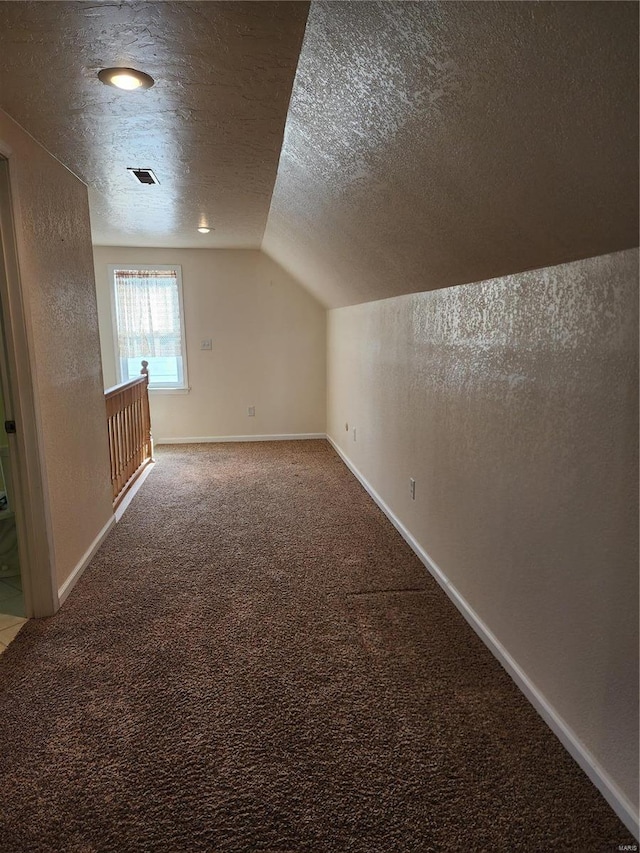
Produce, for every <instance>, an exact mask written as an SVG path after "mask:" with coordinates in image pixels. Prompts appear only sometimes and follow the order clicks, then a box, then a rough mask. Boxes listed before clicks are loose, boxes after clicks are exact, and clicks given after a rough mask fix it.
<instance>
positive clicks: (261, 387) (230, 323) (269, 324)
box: [94, 246, 326, 441]
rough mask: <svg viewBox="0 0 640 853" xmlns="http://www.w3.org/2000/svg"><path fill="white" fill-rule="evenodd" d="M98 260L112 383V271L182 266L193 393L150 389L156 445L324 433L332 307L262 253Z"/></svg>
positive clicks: (129, 253)
mask: <svg viewBox="0 0 640 853" xmlns="http://www.w3.org/2000/svg"><path fill="white" fill-rule="evenodd" d="M94 260H95V275H96V286H97V294H98V310H99V316H100V340H101V346H102V358H103V365H104V381H105V387H108V386H109V385H113V384H115V382H116V374H115V358H114V347H113V332H112V319H111V302H110V291H109V281H108V275H107V267H108V265H109V264H120V263H126V264H135V263H139V264H154V263H158V264H180V265H181V267H182V285H183V295H184V310H185V326H186V338H187V362H188V369H189V384H190V386H191V391H190V392H189V393H188V394H166V393H162V394H159V393H156V392H151V418H152V429H153V435H154V439H155V440H156V441H158V440H166V439H179V438H211V437H224V436H246V435H282V434H287V435H289V434H308V433H324V431H325V400H326V393H325V352H326V350H325V340H326V336H325V316H326V315H325V311H324V309H323V308H322V307H321V306H320V304H319V303H318V302H316V300H315V299H314V298H313V297H312V296H310V295H309V294H308V293H307V291H305V290H304V289H303V288H302V287H300V285H299V284H298V283H297V282H296V281H295V280H294V279H293V278H291V276H290V275H289V274H288V273H286V272H285V271H284V270H283V269H282V268H281V267H280V266H278V264H276V263H275V262H274V261H272V260H271V259H270V258H268V257H267V256H266V255H264V254H263V253H262V252H259V251H254V250H239V249H236V250H216V249H175V250H174V249H131V248H121V247H112V246H96V247H95V248H94ZM206 338H212V340H213V349H212V350H211V351H210V352H207V351H201V350H200V341H201V340H202V339H206ZM249 406H255V411H256V414H255V417H251V418H250V417H248V416H247V409H248V407H249Z"/></svg>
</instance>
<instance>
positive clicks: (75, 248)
mask: <svg viewBox="0 0 640 853" xmlns="http://www.w3.org/2000/svg"><path fill="white" fill-rule="evenodd" d="M0 140H1V141H2V144H3V147H5V146H6V147H7V148H8V149H9V150H10V151H11V155H10V157H9V164H10V175H11V188H12V193H13V196H14V202H15V204H14V215H15V225H16V239H17V249H18V263H19V266H20V274H21V282H22V289H23V294H24V304H25V313H26V316H27V322H28V330H29V336H30V341H29V343H30V348H31V351H32V359H33V365H34V370H35V389H34V390H35V397H36V407H37V412H38V414H39V419H40V428H41V441H42V453H43V464H44V476H45V478H46V490H47V492H46V494H47V498H48V503H49V511H50V517H51V524H52V536H53V544H54V559H55V564H56V571H57V580H58V585H60V584H61V583H62V582H63V581H64V580H66V578H67V577H68V576H69V574H70V573H71V571H72V570H73V569H74V568H75V567H76V565H77V563H78V562H79V561H80V559H81V558H82V556H83V554H84V553H85V551H86V550H87V549H88V548H89V547H90V545H91V544H92V542H93V540H94V539H95V537H96V536H97V535H98V533H99V532H100V531H101V529H102V528H103V526H104V525H105V524H106V523H107V522H108V520H109V518H110V517H111V515H112V509H111V484H110V480H109V455H108V444H107V428H106V416H105V408H104V397H103V389H102V369H101V364H100V341H99V336H98V316H97V308H96V295H95V283H94V277H93V267H92V254H91V234H90V231H89V207H88V202H87V190H86V187H85V186H84V185H83V184H82V183H81V182H80V181H79V180H78V179H77V178H75V177H74V176H73V175H72V174H71V173H70V172H68V171H67V170H66V169H65V168H64V167H63V166H62V165H61V164H60V163H58V162H57V161H56V160H54V158H53V157H51V156H50V155H49V154H48V153H47V152H46V151H45V150H44V149H43V148H41V147H40V146H39V145H38V144H37V143H36V142H35V141H34V140H33V139H32V138H31V137H30V136H28V135H27V134H26V133H25V132H24V131H23V130H22V128H20V127H19V126H18V125H16V124H15V123H14V122H13V121H12V120H11V119H10V118H9V117H8V116H7V115H6V114H5V113H3V112H1V111H0Z"/></svg>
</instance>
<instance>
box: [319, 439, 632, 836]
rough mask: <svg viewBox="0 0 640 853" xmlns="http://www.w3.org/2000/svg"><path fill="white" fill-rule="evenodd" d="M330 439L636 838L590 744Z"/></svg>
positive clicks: (627, 808)
mask: <svg viewBox="0 0 640 853" xmlns="http://www.w3.org/2000/svg"><path fill="white" fill-rule="evenodd" d="M327 440H328V441H329V443H330V444H331V446H332V447H333V449H334V450H335V451H336V453H337V454H338V456H340V458H341V459H342V461H343V462H344V464H345V465H346V466H347V468H348V469H349V470H350V471H351V473H352V474H353V475H354V476H355V477H356V479H358V480H359V481H360V483H361V484H362V486H363V487H364V488H365V490H366V491H367V492H368V493H369V495H370V496H371V497H372V498H373V500H374V501H375V502H376V503H377V504H378V506H379V507H380V509H381V510H382V512H384V514H385V515H386V516H387V518H388V519H389V521H390V522H391V523H392V524H393V526H394V527H395V528H396V530H397V531H398V533H400V535H401V536H402V538H403V539H404V540H405V542H406V543H407V544H408V545H409V547H410V548H411V549H412V550H413V551H414V552H415V554H416V555H417V556H418V558H419V559H420V561H421V562H422V563H423V564H424V565H425V567H426V568H427V569H428V571H429V572H430V574H431V575H433V577H434V578H435V579H436V580H437V582H438V583H439V584H440V586H441V587H442V588H443V590H444V591H445V592H446V594H447V595H448V596H449V598H450V599H451V601H453V603H454V604H455V606H456V607H457V608H458V610H459V611H460V613H462V615H463V616H464V618H465V619H466V620H467V622H468V623H469V625H470V626H471V627H472V628H473V629H474V631H475V632H476V634H478V636H479V637H480V639H481V640H482V641H483V642H484V644H485V645H486V646H487V648H488V649H489V650H490V651H491V652H492V653H493V655H494V656H495V657H496V658H497V659H498V661H499V662H500V663H501V664H502V666H503V667H504V668H505V669H506V671H507V672H508V673H509V675H510V676H511V678H512V679H513V680H514V681H515V683H516V685H517V686H518V687H519V688H520V690H521V691H522V692H523V693H524V695H525V696H526V697H527V699H528V700H529V702H531V704H532V705H533V707H534V708H535V709H536V711H537V712H538V713H539V714H540V716H541V717H542V719H543V720H544V721H545V723H546V724H547V725H548V726H549V728H550V729H551V731H552V732H553V733H554V734H555V735H556V737H557V738H558V740H559V741H560V742H561V743H562V745H563V746H564V747H565V749H566V750H567V752H568V753H569V754H570V755H571V757H572V758H573V759H574V760H575V761H576V762H577V764H578V765H579V766H580V767H581V768H582V770H583V771H584V772H585V773H586V774H587V776H588V777H589V779H590V780H591V781H592V782H593V784H594V785H595V786H596V788H597V789H598V790H599V791H600V793H601V794H602V796H603V797H604V798H605V800H606V801H607V802H608V803H609V805H610V806H611V808H612V809H613V810H614V812H615V813H616V814H617V815H618V817H619V818H620V820H621V821H622V822H623V823H624V825H625V826H626V827H627V829H628V830H629V832H631V833H632V834H633V835H634V836H635V837H636V838H638V835H639V829H638V822H639V816H638V813H637V812H636V810H635V808H634V806H633V804H632V803H631V802H630V801H629V800H628V799H627V797H626V796H625V795H624V794H623V793H622V791H621V790H620V788H619V787H618V786H617V785H616V783H615V782H614V781H613V779H612V778H611V777H610V776H609V774H608V773H607V772H606V770H604V768H603V767H602V766H601V765H600V764H599V763H598V761H597V759H596V758H595V757H594V756H593V755H592V754H591V752H590V751H589V750H588V749H587V747H586V746H585V745H584V744H583V743H582V741H581V740H580V738H579V737H578V736H577V735H576V734H575V732H574V731H573V730H572V729H571V727H570V726H569V725H567V723H566V722H565V721H564V720H563V718H562V717H561V716H560V714H558V712H557V711H556V710H555V709H554V708H553V706H552V705H551V704H550V703H549V702H548V701H547V699H546V698H545V696H544V694H543V693H542V692H541V691H540V690H538V688H537V687H536V686H535V684H534V683H533V682H532V681H531V680H530V679H529V677H528V676H527V674H526V673H525V672H524V671H523V670H522V669H521V668H520V666H519V665H518V663H517V662H516V661H515V660H514V658H512V657H511V655H510V654H509V652H508V651H507V650H506V648H505V647H504V646H503V645H502V643H500V641H499V640H498V639H497V637H496V636H495V635H494V634H493V633H492V632H491V630H490V629H489V628H488V626H487V625H486V624H485V623H484V622H483V621H482V619H481V618H480V617H479V616H478V614H477V613H476V612H475V611H474V610H473V608H472V607H471V606H470V605H469V603H468V602H467V601H466V599H465V598H464V597H463V596H462V595H461V594H460V593H459V592H458V590H457V589H456V588H455V586H454V585H453V584H452V583H451V582H450V581H449V579H448V578H447V576H446V574H445V573H444V572H443V571H442V569H441V568H440V567H439V566H438V565H437V563H436V562H435V561H434V560H432V559H431V557H430V556H429V555H428V554H427V552H426V551H425V550H424V548H422V546H421V545H420V544H419V543H418V541H417V540H416V539H415V538H414V537H413V536H412V534H411V533H410V532H409V530H408V529H407V528H406V527H405V526H404V524H403V523H402V522H401V521H400V519H399V518H398V517H397V516H396V515H395V514H394V513H393V512H392V510H391V509H390V508H389V507H388V506H387V504H386V503H385V502H384V500H383V499H382V498H381V497H380V495H379V494H378V493H377V492H376V490H375V489H374V488H373V486H372V485H371V484H370V483H369V482H368V480H367V479H366V478H365V477H364V476H363V475H362V474H361V473H360V471H359V470H358V469H357V468H356V466H355V465H354V464H353V463H352V462H351V460H350V459H349V458H348V456H346V454H345V453H343V451H342V450H341V449H340V447H338V445H337V444H336V443H335V441H333V439H332V438H331V436H329V435H327Z"/></svg>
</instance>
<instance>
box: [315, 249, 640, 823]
mask: <svg viewBox="0 0 640 853" xmlns="http://www.w3.org/2000/svg"><path fill="white" fill-rule="evenodd" d="M637 269H638V254H637V252H636V251H633V250H632V251H627V252H624V253H617V254H614V255H608V256H603V257H598V258H593V259H590V260H585V261H578V262H575V263H572V264H568V265H564V266H560V267H552V268H549V269H544V270H538V271H535V272H529V273H523V274H519V275H512V276H508V277H506V278H502V279H497V280H493V281H487V282H482V283H477V284H473V285H470V286H461V287H455V288H450V289H447V290H439V291H434V292H432V293H421V294H416V295H414V296H403V297H397V298H393V299H388V300H384V301H380V302H374V303H369V304H365V305H360V306H355V307H351V308H343V309H339V310H334V311H330V312H329V314H328V318H329V319H328V376H327V379H328V387H329V394H328V412H327V419H328V432H329V434H330V435H331V437H332V438H333V439H334V440H335V441H336V442H337V443H338V444H339V446H340V447H341V448H342V449H343V450H344V452H345V453H346V454H347V456H348V457H349V458H350V459H351V460H352V462H353V463H354V465H355V466H356V467H357V468H358V469H359V470H360V471H361V473H362V474H363V475H364V476H365V477H366V478H367V479H368V481H369V482H370V483H371V484H372V486H373V487H374V488H375V489H376V490H377V492H378V493H379V494H380V495H381V496H382V498H383V499H384V500H385V501H386V502H387V504H388V505H389V506H390V507H391V509H392V510H393V512H394V513H395V514H396V515H397V516H398V517H399V518H400V519H401V520H402V522H403V523H404V524H405V526H406V527H407V528H408V529H409V530H410V531H411V533H412V534H413V535H414V537H415V538H416V539H417V540H418V542H420V544H421V545H422V547H423V548H424V549H425V550H426V552H427V553H428V554H429V555H430V556H431V557H432V558H433V560H435V562H436V563H437V564H438V565H439V566H440V568H441V569H442V570H443V572H444V573H445V574H446V575H447V576H448V578H449V579H450V581H451V582H452V583H453V584H454V586H455V587H456V588H457V589H458V590H459V591H460V593H461V594H462V595H463V596H464V598H466V600H467V601H468V602H469V603H470V605H471V606H472V607H473V608H474V609H475V611H476V612H477V613H478V614H479V616H480V618H481V619H482V620H483V621H484V622H485V623H486V625H488V627H489V628H490V630H491V631H493V633H494V634H495V635H496V637H497V638H498V640H499V641H500V642H501V643H502V644H503V645H504V646H505V647H506V649H507V651H508V652H509V653H510V654H511V655H512V656H513V657H514V658H515V660H516V661H517V662H518V664H519V665H520V666H521V667H522V669H523V670H524V672H525V673H526V674H527V676H528V677H529V678H530V679H531V681H532V682H533V683H534V684H535V685H536V686H537V687H538V689H539V690H540V691H541V692H542V693H543V694H544V696H545V697H546V698H547V699H548V701H549V702H550V703H551V705H552V706H553V708H555V710H556V711H557V712H558V713H559V714H560V715H561V717H562V718H563V719H564V720H565V721H566V722H567V723H568V725H569V726H570V727H571V728H572V729H573V731H574V732H575V733H576V734H577V736H578V737H579V738H580V739H581V740H582V741H583V743H584V744H585V745H586V747H587V748H588V749H589V750H590V751H591V752H592V754H593V755H594V756H595V757H596V759H597V761H599V762H600V763H601V765H602V767H603V768H604V769H605V771H606V772H607V773H608V774H610V776H611V777H612V778H613V780H614V781H615V783H617V785H618V786H619V787H620V788H621V789H622V791H623V792H624V793H625V794H626V796H627V797H628V799H629V800H630V801H632V802H633V803H635V804H636V809H637V794H638V775H637V774H638V541H637V530H638V489H637V486H638V480H637V471H638V458H637V454H638V273H637ZM347 422H348V424H349V427H350V430H351V429H352V428H353V427H356V428H357V441H356V442H355V443H354V441H353V438H352V434H351V432H349V433H347V432H346V431H345V423H347ZM410 477H414V478H415V479H416V499H415V501H412V500H411V499H410V494H409V478H410Z"/></svg>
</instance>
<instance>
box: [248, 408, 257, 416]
mask: <svg viewBox="0 0 640 853" xmlns="http://www.w3.org/2000/svg"><path fill="white" fill-rule="evenodd" d="M247 415H248V416H249V417H250V418H255V416H256V407H255V406H249V408H248V409H247Z"/></svg>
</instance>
